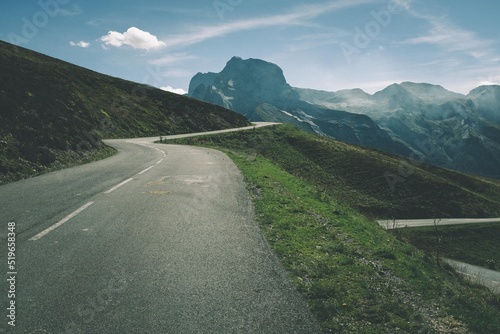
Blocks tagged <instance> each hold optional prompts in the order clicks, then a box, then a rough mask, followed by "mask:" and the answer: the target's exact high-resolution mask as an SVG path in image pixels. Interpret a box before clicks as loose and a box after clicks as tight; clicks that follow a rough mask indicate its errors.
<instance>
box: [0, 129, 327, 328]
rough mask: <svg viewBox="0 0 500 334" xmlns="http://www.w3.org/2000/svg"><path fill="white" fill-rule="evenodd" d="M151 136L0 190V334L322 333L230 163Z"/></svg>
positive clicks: (220, 156)
mask: <svg viewBox="0 0 500 334" xmlns="http://www.w3.org/2000/svg"><path fill="white" fill-rule="evenodd" d="M158 139H159V137H155V138H150V139H144V138H141V139H127V140H109V141H106V142H107V143H108V144H109V145H111V146H113V147H115V148H116V149H117V150H118V151H119V153H118V154H116V155H114V156H113V157H110V158H108V159H105V160H101V161H98V162H95V163H92V164H87V165H83V166H79V167H74V168H69V169H66V170H62V171H59V172H55V173H50V174H46V175H43V176H39V177H35V178H31V179H27V180H22V181H19V182H15V183H11V184H7V185H5V186H1V187H0V198H1V199H2V208H1V211H0V220H1V221H2V226H3V228H2V231H0V234H1V236H2V238H3V240H5V238H6V235H7V232H8V230H7V223H8V222H15V226H16V241H15V243H16V254H15V256H16V267H15V271H16V273H15V274H14V276H15V290H16V293H15V298H13V299H12V298H10V300H14V301H15V305H16V310H15V316H16V318H15V325H16V326H15V327H12V326H10V325H8V324H7V320H8V319H7V317H6V315H7V312H8V311H7V310H6V308H5V307H3V308H2V309H3V310H4V311H3V312H4V313H5V314H3V315H2V318H3V319H4V320H3V323H2V324H0V331H2V332H9V333H11V332H12V333H319V329H318V326H317V324H316V322H315V321H314V320H313V318H312V316H311V315H310V313H309V312H308V310H307V306H306V305H305V303H304V301H303V300H302V299H301V297H300V295H299V294H298V293H297V291H296V290H295V288H294V287H293V285H292V284H291V282H290V280H289V277H288V275H287V273H286V272H285V270H284V269H283V268H282V266H281V264H280V263H279V261H278V259H277V258H276V257H275V255H274V254H273V252H272V251H271V250H270V248H269V246H268V244H267V242H266V241H265V240H264V239H263V238H262V236H261V233H260V230H259V228H258V226H257V224H256V223H255V219H254V213H253V208H252V206H251V203H250V200H249V196H248V193H247V191H246V189H245V185H244V182H243V179H242V176H241V175H240V173H239V171H238V170H237V168H236V167H235V165H234V164H233V163H232V161H231V160H230V159H228V158H227V156H226V155H224V154H223V153H221V152H218V151H215V150H210V149H204V148H196V147H188V146H179V145H160V144H154V143H153V140H158ZM6 257H7V254H6V251H5V250H4V251H2V252H1V254H0V261H1V263H3V264H5V263H6V262H7V259H6ZM3 268H6V265H4V266H3ZM2 274H3V279H2V282H3V283H2V295H3V296H6V295H7V291H8V289H9V286H8V283H7V279H8V278H9V277H10V276H12V275H10V274H7V269H4V270H3V271H2ZM9 275H10V276H9ZM4 298H5V297H3V298H2V301H4ZM10 300H9V301H10ZM2 305H7V304H6V303H3V304H2Z"/></svg>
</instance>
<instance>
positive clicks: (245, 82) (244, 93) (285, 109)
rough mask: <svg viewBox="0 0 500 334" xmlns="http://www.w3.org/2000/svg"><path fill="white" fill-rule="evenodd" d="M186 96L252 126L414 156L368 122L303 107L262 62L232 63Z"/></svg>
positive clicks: (198, 78) (199, 79)
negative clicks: (286, 128)
mask: <svg viewBox="0 0 500 334" xmlns="http://www.w3.org/2000/svg"><path fill="white" fill-rule="evenodd" d="M188 95H189V96H191V97H194V98H197V99H201V100H203V101H207V102H210V103H214V104H218V105H221V106H224V107H226V108H229V109H232V110H234V111H237V112H239V113H241V114H243V115H245V116H246V117H247V118H248V119H250V120H252V121H273V122H284V123H292V124H295V125H297V126H298V127H300V128H302V129H303V130H305V131H308V132H315V133H318V134H320V135H327V136H331V137H333V138H337V139H339V140H342V141H346V142H349V143H352V144H358V145H364V146H368V147H372V148H377V149H384V150H386V151H388V152H391V153H395V154H410V153H411V151H410V150H408V149H406V148H405V147H404V146H403V145H401V144H400V143H397V142H395V141H394V140H393V139H392V138H391V137H390V136H389V135H388V134H387V133H386V132H385V131H384V130H382V129H380V128H379V127H378V126H377V124H375V122H373V120H372V119H370V118H369V117H368V116H365V115H359V114H353V113H350V112H345V111H339V110H330V109H326V108H324V107H318V106H315V105H312V104H310V103H308V102H306V101H302V100H301V99H300V95H299V93H298V92H297V90H296V89H294V88H293V87H291V86H290V85H289V84H288V83H287V82H286V79H285V77H284V75H283V71H282V70H281V68H279V67H278V66H277V65H275V64H272V63H269V62H266V61H263V60H259V59H247V60H243V59H241V58H238V57H233V58H232V59H231V60H230V61H229V62H228V63H227V64H226V67H225V68H224V69H223V70H222V71H221V72H220V73H205V74H202V73H198V74H196V75H195V76H194V77H193V79H192V80H191V83H190V85H189V93H188Z"/></svg>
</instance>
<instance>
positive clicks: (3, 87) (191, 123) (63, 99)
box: [0, 41, 248, 184]
mask: <svg viewBox="0 0 500 334" xmlns="http://www.w3.org/2000/svg"><path fill="white" fill-rule="evenodd" d="M0 76H1V80H0V106H1V109H0V182H6V181H10V180H15V179H19V178H21V177H26V176H29V175H36V174H38V173H41V172H44V171H47V170H50V169H54V168H59V167H62V166H66V165H69V164H75V163H81V162H84V161H89V160H93V159H96V158H100V157H102V156H106V155H109V154H111V153H112V152H111V151H109V149H107V148H105V147H104V145H103V144H102V143H101V138H118V137H137V136H156V135H158V136H159V135H161V134H177V133H187V132H198V131H204V130H218V129H224V128H232V127H239V126H244V125H247V124H248V123H247V120H246V119H245V118H243V117H242V116H240V115H238V114H236V113H234V112H232V111H229V110H226V109H224V108H221V107H218V106H214V105H210V104H207V103H203V102H200V101H197V100H194V99H191V98H188V97H184V96H179V95H175V94H171V93H168V92H164V91H162V90H159V89H155V88H153V87H150V86H147V85H141V84H137V83H133V82H129V81H125V80H121V79H117V78H113V77H110V76H106V75H102V74H99V73H96V72H93V71H90V70H87V69H84V68H81V67H78V66H75V65H72V64H69V63H66V62H63V61H60V60H58V59H54V58H51V57H47V56H44V55H42V54H39V53H36V52H33V51H30V50H27V49H23V48H19V47H14V46H12V45H10V44H7V43H5V42H1V41H0ZM0 184H1V183H0Z"/></svg>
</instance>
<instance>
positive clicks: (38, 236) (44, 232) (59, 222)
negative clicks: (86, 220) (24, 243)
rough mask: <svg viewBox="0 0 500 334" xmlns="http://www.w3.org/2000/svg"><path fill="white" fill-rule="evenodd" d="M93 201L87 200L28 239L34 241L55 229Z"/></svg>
mask: <svg viewBox="0 0 500 334" xmlns="http://www.w3.org/2000/svg"><path fill="white" fill-rule="evenodd" d="M94 203H95V202H88V203H87V204H85V205H84V206H82V207H81V208H79V209H78V210H76V211H74V212H73V213H71V214H69V215H67V216H66V217H64V218H63V219H61V220H60V221H58V222H57V223H55V224H54V225H52V226H50V227H49V228H47V229H45V230H43V231H42V232H40V233H38V234H37V235H35V236H34V237H32V238H31V239H30V240H31V241H35V240H38V239H40V238H41V237H43V236H44V235H46V234H47V233H49V232H51V231H53V230H55V229H56V228H58V227H59V226H61V225H62V224H64V223H66V222H67V221H68V220H70V219H71V218H73V217H75V216H76V215H77V214H79V213H80V212H82V211H83V210H85V209H86V208H88V207H89V206H91V205H92V204H94Z"/></svg>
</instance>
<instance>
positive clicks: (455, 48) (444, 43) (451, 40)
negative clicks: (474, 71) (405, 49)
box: [402, 13, 494, 59]
mask: <svg viewBox="0 0 500 334" xmlns="http://www.w3.org/2000/svg"><path fill="white" fill-rule="evenodd" d="M414 15H415V16H418V17H419V18H422V19H425V20H426V21H428V23H429V24H430V25H431V28H430V29H429V30H427V31H426V33H425V34H423V35H422V36H419V37H413V38H409V39H407V40H405V41H403V42H402V43H403V44H407V45H419V44H432V45H436V46H439V47H441V48H442V49H444V50H446V51H448V52H460V53H463V54H467V55H469V56H471V57H474V58H476V59H484V58H486V57H490V56H491V54H490V47H491V46H492V45H493V43H494V41H492V40H487V39H482V38H480V37H479V36H478V35H477V34H476V33H474V32H472V31H468V30H465V29H463V28H461V27H459V26H457V25H456V24H454V23H453V22H451V21H450V20H449V19H448V18H447V17H433V16H422V15H419V14H416V13H414Z"/></svg>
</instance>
